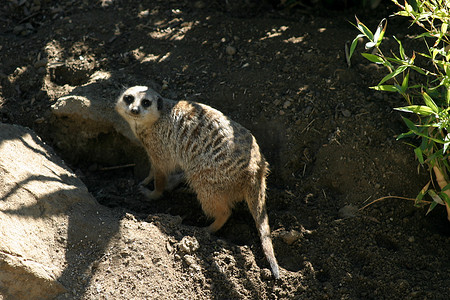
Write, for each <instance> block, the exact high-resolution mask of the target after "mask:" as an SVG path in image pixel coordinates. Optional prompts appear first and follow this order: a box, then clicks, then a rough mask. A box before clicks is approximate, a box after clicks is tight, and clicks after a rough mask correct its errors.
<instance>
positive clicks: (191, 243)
mask: <svg viewBox="0 0 450 300" xmlns="http://www.w3.org/2000/svg"><path fill="white" fill-rule="evenodd" d="M198 248H200V243H199V242H198V241H197V239H196V238H195V237H193V236H185V237H183V239H181V242H180V244H179V249H180V250H181V251H182V252H184V253H193V252H195V251H197V249H198Z"/></svg>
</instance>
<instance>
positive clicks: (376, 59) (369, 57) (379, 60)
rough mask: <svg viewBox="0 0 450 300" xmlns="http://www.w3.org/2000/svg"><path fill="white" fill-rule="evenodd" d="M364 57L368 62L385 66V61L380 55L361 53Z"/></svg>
mask: <svg viewBox="0 0 450 300" xmlns="http://www.w3.org/2000/svg"><path fill="white" fill-rule="evenodd" d="M361 55H362V56H364V57H365V58H366V59H367V60H370V61H371V62H374V63H376V64H383V63H384V59H383V58H382V57H380V56H378V55H374V54H370V53H361Z"/></svg>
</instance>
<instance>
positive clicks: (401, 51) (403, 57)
mask: <svg viewBox="0 0 450 300" xmlns="http://www.w3.org/2000/svg"><path fill="white" fill-rule="evenodd" d="M394 39H395V40H396V41H397V43H398V50H399V53H400V57H401V59H403V60H404V59H405V49H403V45H402V42H401V41H400V40H399V39H398V38H396V37H395V36H394Z"/></svg>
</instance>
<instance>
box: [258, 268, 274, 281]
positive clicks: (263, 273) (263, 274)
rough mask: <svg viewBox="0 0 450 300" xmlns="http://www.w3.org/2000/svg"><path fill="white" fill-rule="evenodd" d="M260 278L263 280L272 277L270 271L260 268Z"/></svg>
mask: <svg viewBox="0 0 450 300" xmlns="http://www.w3.org/2000/svg"><path fill="white" fill-rule="evenodd" d="M261 279H263V280H270V279H272V272H271V271H270V270H269V269H267V268H264V269H261Z"/></svg>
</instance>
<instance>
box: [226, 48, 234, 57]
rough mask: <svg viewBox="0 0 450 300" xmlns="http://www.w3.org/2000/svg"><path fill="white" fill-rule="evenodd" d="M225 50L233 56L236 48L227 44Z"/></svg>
mask: <svg viewBox="0 0 450 300" xmlns="http://www.w3.org/2000/svg"><path fill="white" fill-rule="evenodd" d="M225 52H226V53H227V54H228V55H230V56H233V55H235V54H236V48H234V47H233V46H227V48H226V49H225Z"/></svg>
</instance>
